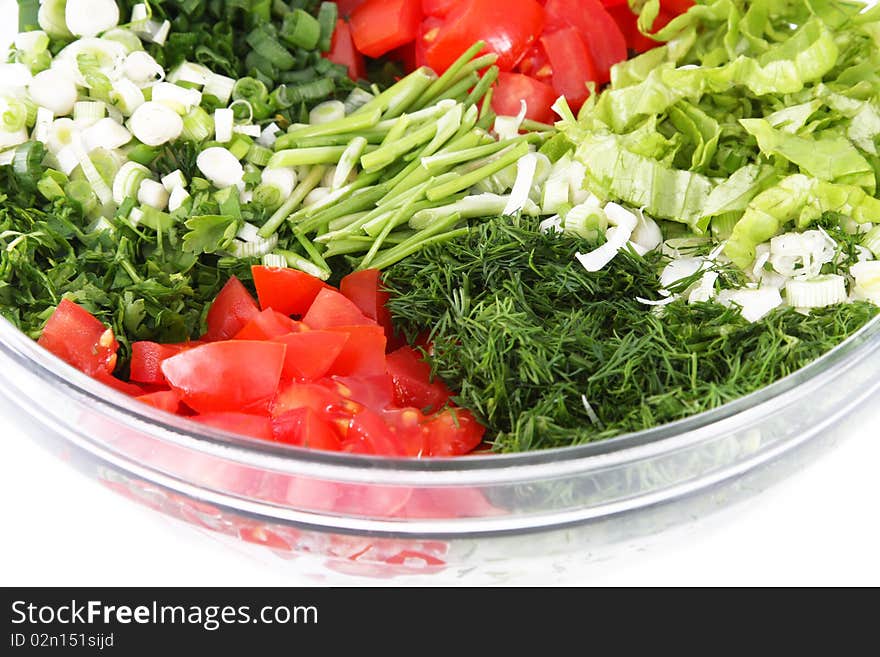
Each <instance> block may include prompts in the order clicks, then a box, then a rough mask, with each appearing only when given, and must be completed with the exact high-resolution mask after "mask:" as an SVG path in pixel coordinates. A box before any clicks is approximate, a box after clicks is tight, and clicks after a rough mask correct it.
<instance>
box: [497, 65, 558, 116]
mask: <svg viewBox="0 0 880 657" xmlns="http://www.w3.org/2000/svg"><path fill="white" fill-rule="evenodd" d="M558 95H559V94H557V93H556V90H555V89H553V87H551V86H550V85H549V84H546V83H545V82H541V81H540V80H536V79H534V78H533V77H529V76H528V75H522V74H521V73H500V74H499V75H498V82H497V83H496V84H495V93H494V94H493V95H492V109H493V110H495V113H496V114H499V115H503V116H516V115H517V114H519V112H520V109H521V108H520V101H522V100H524V101H526V117H527V118H529V119H532V120H534V121H540V122H542V123H553V121H554V117H555V114H554V113H553V110H552V109H550V107H551V106H552V105H553V103H554V102H556V98H557V97H558Z"/></svg>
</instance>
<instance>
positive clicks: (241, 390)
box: [162, 340, 286, 413]
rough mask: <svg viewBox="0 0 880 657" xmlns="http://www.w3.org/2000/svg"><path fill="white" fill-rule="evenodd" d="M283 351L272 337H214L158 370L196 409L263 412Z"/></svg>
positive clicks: (274, 387)
mask: <svg viewBox="0 0 880 657" xmlns="http://www.w3.org/2000/svg"><path fill="white" fill-rule="evenodd" d="M285 351H286V347H285V346H284V345H283V344H278V343H275V342H256V341H251V340H228V341H226V342H214V343H210V344H206V345H202V346H200V347H196V348H194V349H189V350H187V351H184V352H182V353H179V354H177V355H176V356H172V357H171V358H169V359H167V360H166V361H164V362H163V363H162V372H163V374H164V375H165V379H166V380H167V381H168V384H169V385H170V386H171V388H172V389H174V390H176V391H177V392H178V393H179V394H180V397H181V399H182V400H183V402H184V403H185V404H186V405H187V406H189V407H190V408H192V409H193V410H195V411H197V412H199V413H212V412H219V411H238V412H252V411H257V412H259V411H265V410H266V408H267V407H268V405H269V402H270V401H271V400H272V398H273V397H274V396H275V392H276V390H277V389H278V383H279V381H280V380H281V370H282V367H283V366H284V354H285Z"/></svg>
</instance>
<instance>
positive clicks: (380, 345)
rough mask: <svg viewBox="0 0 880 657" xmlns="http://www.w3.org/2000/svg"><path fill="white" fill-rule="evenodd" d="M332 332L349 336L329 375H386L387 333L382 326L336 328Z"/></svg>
mask: <svg viewBox="0 0 880 657" xmlns="http://www.w3.org/2000/svg"><path fill="white" fill-rule="evenodd" d="M330 330H331V331H339V332H341V333H347V334H348V340H347V341H346V343H345V345H344V346H343V348H342V351H341V352H339V356H337V358H336V360H335V361H333V365H331V366H330V370H329V372H328V373H329V374H337V375H339V376H371V375H374V374H385V372H386V371H387V366H386V364H385V345H386V338H385V331H384V330H382V327H381V326H334V327H332V328H331V329H330Z"/></svg>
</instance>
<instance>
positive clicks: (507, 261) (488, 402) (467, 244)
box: [386, 217, 878, 452]
mask: <svg viewBox="0 0 880 657" xmlns="http://www.w3.org/2000/svg"><path fill="white" fill-rule="evenodd" d="M589 248H591V245H590V244H589V243H586V242H581V241H579V240H577V239H572V238H570V237H568V236H561V235H557V234H542V233H541V232H539V231H538V229H537V220H535V219H532V218H528V217H520V218H510V217H502V218H497V219H492V220H488V221H486V222H485V223H482V224H479V225H475V226H473V227H472V228H471V231H470V233H469V234H468V236H467V237H466V238H463V239H459V240H455V241H452V242H449V243H446V244H444V245H443V246H442V247H429V248H427V249H425V250H424V251H422V252H420V253H419V254H417V255H415V256H413V257H411V258H408V259H407V260H405V261H403V262H401V263H399V264H397V265H395V266H394V267H392V268H391V269H390V270H389V271H388V272H387V276H386V284H387V285H388V287H389V289H390V290H391V291H392V301H391V310H392V313H393V315H394V317H395V320H396V321H397V323H398V324H400V326H401V327H402V330H403V331H404V333H405V334H406V335H407V337H409V338H410V339H414V338H415V337H416V336H417V335H419V334H424V333H425V332H427V333H428V334H429V339H430V341H431V343H432V344H433V350H432V352H431V354H430V355H429V360H430V362H431V364H432V367H433V370H434V372H435V374H436V375H438V376H439V377H441V378H442V379H443V380H444V381H446V382H447V383H448V384H449V385H450V386H451V387H453V389H454V390H456V402H457V403H459V404H461V405H462V406H464V407H466V408H469V409H471V410H472V411H474V412H475V413H477V415H478V416H479V417H480V418H481V420H482V421H483V422H485V423H486V424H487V426H488V427H489V429H490V436H491V440H492V442H493V447H494V449H495V450H496V451H499V452H517V451H525V450H533V449H542V448H549V447H561V446H566V445H572V444H579V443H585V442H589V441H594V440H600V439H604V438H609V437H612V436H615V435H619V434H621V433H625V432H629V431H636V430H640V429H646V428H649V427H653V426H657V425H659V424H664V423H667V422H671V421H673V420H677V419H680V418H683V417H686V416H689V415H693V414H695V413H699V412H701V411H705V410H708V409H711V408H715V407H717V406H719V405H721V404H724V403H725V402H728V401H731V400H733V399H736V398H738V397H741V396H743V395H745V394H748V393H750V392H753V391H755V390H758V389H759V388H762V387H764V386H765V385H767V384H769V383H771V382H773V381H775V380H777V379H779V378H782V377H784V376H786V375H788V374H790V373H792V372H794V371H795V370H797V369H799V368H801V367H803V366H804V365H806V364H807V363H809V362H811V361H813V360H814V359H816V358H817V357H819V356H821V355H822V354H824V353H826V352H827V351H828V350H829V349H831V348H832V347H834V346H835V345H837V344H839V343H840V342H841V341H842V340H844V339H845V338H846V337H847V336H849V335H851V334H852V333H854V332H855V331H856V330H858V329H859V328H860V327H862V326H863V325H864V324H865V323H866V322H868V321H869V320H870V319H871V318H872V317H874V316H875V314H876V313H877V311H878V309H877V308H876V307H875V306H873V305H872V304H868V303H861V302H860V303H853V304H844V305H839V306H834V307H830V308H825V309H819V310H814V311H813V312H812V313H811V314H810V315H806V316H805V315H803V314H801V313H798V312H796V311H795V310H793V309H790V308H785V309H777V310H776V311H774V312H773V313H771V314H770V315H769V316H768V317H766V318H765V319H763V320H762V321H760V322H758V323H754V324H752V323H749V322H747V321H746V320H744V319H743V318H742V317H741V315H740V314H739V312H738V311H737V310H736V309H734V308H727V307H724V306H721V305H719V304H716V303H698V304H693V305H687V304H685V303H684V302H675V303H672V304H669V305H667V306H664V307H663V308H662V310H657V311H652V310H651V309H649V308H647V307H646V306H645V305H643V304H641V303H639V302H637V301H636V300H635V297H636V296H640V297H652V296H655V291H656V290H657V289H658V287H659V282H658V277H657V272H658V269H659V268H660V267H661V266H662V261H661V257H660V256H659V255H656V254H653V255H649V256H647V257H645V258H640V257H638V256H635V255H633V254H625V253H621V254H620V255H619V256H618V257H617V258H615V260H614V261H613V262H612V264H611V265H610V266H609V267H607V268H606V269H604V270H601V271H599V272H596V273H588V272H586V271H585V270H584V269H583V268H582V267H580V265H579V264H578V263H577V262H576V261H575V260H574V254H575V252H576V251H578V250H580V251H585V250H588V249H589ZM584 400H587V401H588V403H589V407H588V405H586V404H585V403H584ZM591 415H592V417H591Z"/></svg>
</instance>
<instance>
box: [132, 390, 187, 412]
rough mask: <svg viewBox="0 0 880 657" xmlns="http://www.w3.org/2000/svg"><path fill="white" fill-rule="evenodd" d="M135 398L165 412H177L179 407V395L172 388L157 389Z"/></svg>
mask: <svg viewBox="0 0 880 657" xmlns="http://www.w3.org/2000/svg"><path fill="white" fill-rule="evenodd" d="M135 399H137V400H138V401H139V402H143V403H144V404H149V405H150V406H152V407H153V408H158V409H159V410H160V411H165V412H166V413H177V411H178V410H179V409H180V397H179V396H178V394H177V393H176V392H174V391H173V390H159V391H158V392H151V393H149V394H146V395H141V396H139V397H135Z"/></svg>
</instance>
